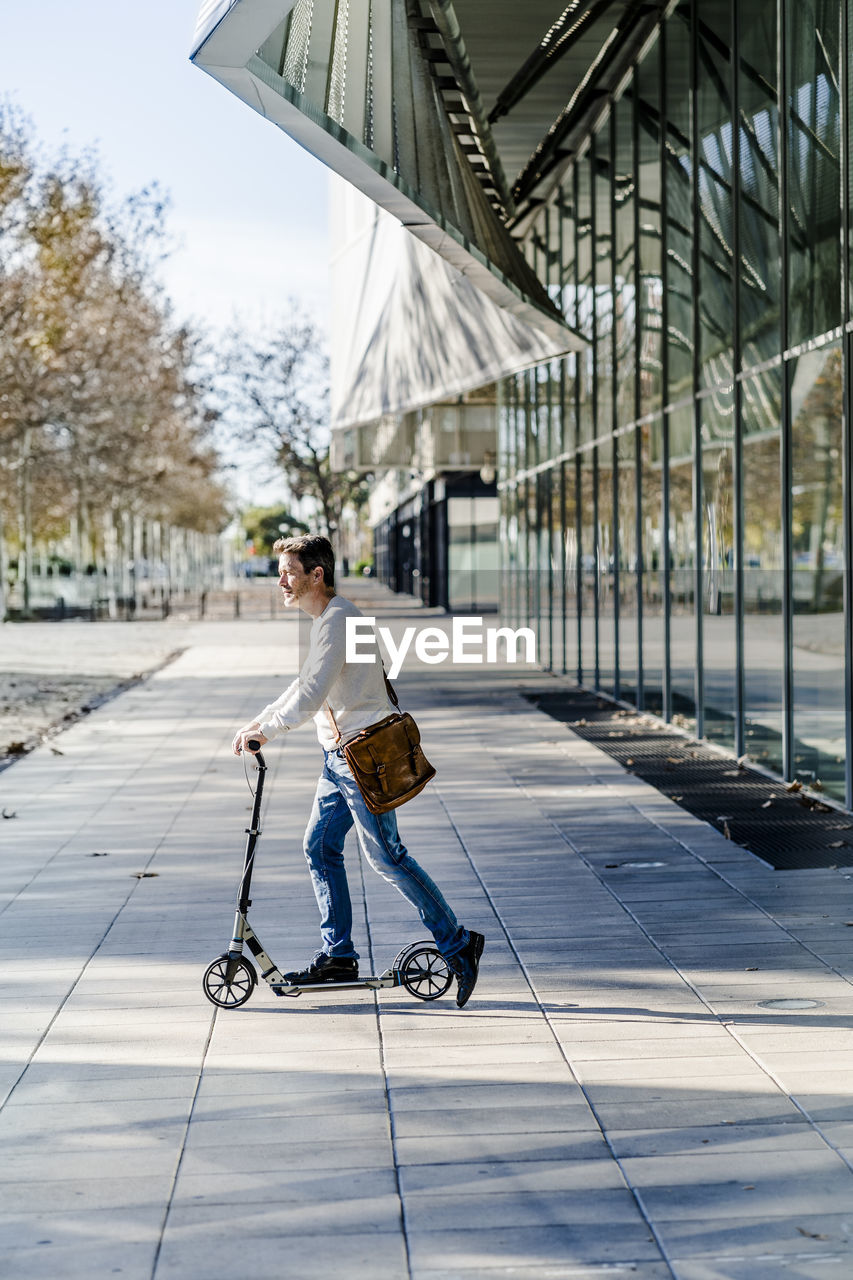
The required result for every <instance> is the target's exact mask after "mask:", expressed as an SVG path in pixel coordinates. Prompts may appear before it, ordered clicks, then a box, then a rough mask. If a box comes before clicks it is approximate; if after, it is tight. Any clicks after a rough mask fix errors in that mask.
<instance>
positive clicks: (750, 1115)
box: [596, 1093, 801, 1133]
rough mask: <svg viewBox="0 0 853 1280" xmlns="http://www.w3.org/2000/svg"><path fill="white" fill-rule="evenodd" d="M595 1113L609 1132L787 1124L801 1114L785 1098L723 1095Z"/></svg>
mask: <svg viewBox="0 0 853 1280" xmlns="http://www.w3.org/2000/svg"><path fill="white" fill-rule="evenodd" d="M596 1110H597V1111H598V1114H599V1116H600V1118H601V1120H602V1123H603V1124H604V1126H605V1128H606V1129H607V1131H608V1133H609V1132H610V1130H611V1129H632V1128H637V1129H647V1128H649V1126H652V1127H660V1128H661V1129H675V1128H679V1127H681V1126H682V1125H683V1126H685V1127H686V1128H694V1127H696V1126H697V1125H699V1126H701V1125H714V1124H727V1123H732V1124H756V1123H762V1122H765V1123H771V1124H773V1123H775V1124H780V1123H786V1122H788V1121H795V1120H797V1119H799V1118H801V1113H800V1112H799V1111H798V1109H797V1108H796V1107H795V1106H794V1104H793V1103H792V1102H789V1101H788V1099H787V1098H786V1097H785V1095H784V1094H776V1095H775V1096H772V1095H771V1096H769V1097H757V1096H749V1097H734V1098H729V1097H726V1095H725V1094H724V1093H723V1094H722V1095H720V1096H718V1097H716V1098H696V1099H692V1100H689V1101H681V1100H677V1101H673V1102H667V1101H662V1102H649V1101H645V1100H638V1101H637V1102H634V1103H619V1102H614V1103H607V1102H600V1101H598V1102H596Z"/></svg>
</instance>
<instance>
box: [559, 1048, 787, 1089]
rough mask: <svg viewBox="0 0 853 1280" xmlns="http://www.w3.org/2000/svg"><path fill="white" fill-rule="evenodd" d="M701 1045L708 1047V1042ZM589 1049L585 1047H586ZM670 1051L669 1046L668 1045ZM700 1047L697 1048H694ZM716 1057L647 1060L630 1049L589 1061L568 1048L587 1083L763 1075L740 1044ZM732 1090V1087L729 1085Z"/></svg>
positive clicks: (659, 1050) (694, 1054) (571, 1059)
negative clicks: (592, 1081)
mask: <svg viewBox="0 0 853 1280" xmlns="http://www.w3.org/2000/svg"><path fill="white" fill-rule="evenodd" d="M700 1044H702V1045H703V1047H704V1046H707V1044H708V1042H707V1041H705V1042H701V1041H700ZM585 1047H586V1046H584V1048H585ZM666 1047H667V1048H669V1044H667V1046H666ZM693 1047H694V1048H696V1047H697V1046H693ZM656 1048H657V1052H658V1053H660V1052H661V1044H660V1042H659V1041H658V1042H657V1043H656ZM714 1048H715V1052H714V1053H713V1054H700V1053H693V1054H686V1055H684V1054H682V1055H679V1056H677V1057H672V1058H659V1057H646V1056H643V1055H636V1056H634V1055H633V1054H632V1053H631V1050H630V1049H627V1048H626V1051H625V1055H624V1056H620V1057H618V1058H617V1057H611V1058H589V1057H585V1056H582V1052H583V1051H582V1050H581V1053H577V1052H575V1049H574V1047H573V1046H571V1045H566V1050H567V1053H568V1056H569V1060H570V1061H571V1063H572V1066H573V1068H574V1070H575V1073H576V1074H577V1075H578V1078H579V1079H581V1080H583V1081H586V1080H595V1081H597V1083H599V1084H602V1083H604V1082H605V1081H608V1080H610V1081H614V1082H617V1081H620V1082H625V1081H629V1080H643V1081H646V1082H648V1081H651V1080H672V1081H676V1080H678V1081H679V1082H681V1081H683V1080H684V1078H685V1076H686V1077H687V1078H688V1079H689V1080H690V1082H691V1084H692V1083H693V1081H694V1080H696V1079H699V1080H703V1079H708V1078H709V1077H710V1078H712V1079H717V1080H720V1081H723V1080H725V1081H729V1079H731V1078H735V1077H737V1078H742V1077H743V1075H744V1074H751V1075H754V1076H755V1077H756V1079H757V1078H759V1077H760V1076H761V1074H762V1073H761V1071H760V1068H758V1067H756V1066H755V1065H754V1063H753V1061H752V1059H751V1058H750V1056H749V1054H748V1053H746V1051H745V1050H744V1049H741V1048H740V1047H739V1046H738V1045H736V1044H734V1043H733V1044H732V1052H731V1053H725V1054H720V1055H719V1056H718V1055H717V1054H716V1048H717V1046H714ZM685 1057H688V1058H689V1059H690V1062H689V1069H688V1068H687V1064H686V1063H685ZM727 1087H728V1085H727Z"/></svg>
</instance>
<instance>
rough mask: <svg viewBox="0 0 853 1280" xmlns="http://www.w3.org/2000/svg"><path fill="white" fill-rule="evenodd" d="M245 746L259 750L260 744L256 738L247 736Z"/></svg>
mask: <svg viewBox="0 0 853 1280" xmlns="http://www.w3.org/2000/svg"><path fill="white" fill-rule="evenodd" d="M246 746H247V747H248V748H249V750H250V751H260V749H261V744H260V743H259V742H258V740H257V738H247V739H246Z"/></svg>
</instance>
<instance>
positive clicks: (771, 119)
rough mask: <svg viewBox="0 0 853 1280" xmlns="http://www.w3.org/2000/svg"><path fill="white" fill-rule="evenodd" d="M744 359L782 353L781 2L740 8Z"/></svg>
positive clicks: (747, 362) (752, 361)
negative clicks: (778, 46) (778, 45)
mask: <svg viewBox="0 0 853 1280" xmlns="http://www.w3.org/2000/svg"><path fill="white" fill-rule="evenodd" d="M736 11H737V19H738V41H739V45H738V49H739V63H738V95H739V99H740V136H739V143H740V175H739V177H740V202H739V210H740V212H739V217H740V271H739V272H738V289H739V293H740V319H741V364H742V366H743V367H744V368H749V367H750V366H751V365H758V364H763V363H764V361H765V360H769V359H770V358H771V356H774V355H778V353H779V351H780V350H781V327H780V324H781V316H780V310H779V308H780V302H779V287H780V283H781V275H782V272H781V258H780V243H779V146H778V142H777V137H778V124H779V110H778V106H777V87H776V80H777V75H776V2H775V0H762V2H761V3H760V4H755V5H749V6H747V5H743V4H741V5H737V6H736Z"/></svg>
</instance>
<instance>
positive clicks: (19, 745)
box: [6, 742, 27, 756]
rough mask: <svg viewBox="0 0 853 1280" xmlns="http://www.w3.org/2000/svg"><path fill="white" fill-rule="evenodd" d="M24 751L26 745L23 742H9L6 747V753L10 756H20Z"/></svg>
mask: <svg viewBox="0 0 853 1280" xmlns="http://www.w3.org/2000/svg"><path fill="white" fill-rule="evenodd" d="M26 749H27V748H26V744H25V743H23V742H10V743H9V745H8V746H7V747H6V751H7V752H8V754H9V755H10V756H22V755H23V754H24V752H25V751H26Z"/></svg>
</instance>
